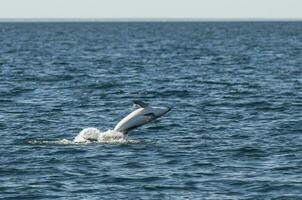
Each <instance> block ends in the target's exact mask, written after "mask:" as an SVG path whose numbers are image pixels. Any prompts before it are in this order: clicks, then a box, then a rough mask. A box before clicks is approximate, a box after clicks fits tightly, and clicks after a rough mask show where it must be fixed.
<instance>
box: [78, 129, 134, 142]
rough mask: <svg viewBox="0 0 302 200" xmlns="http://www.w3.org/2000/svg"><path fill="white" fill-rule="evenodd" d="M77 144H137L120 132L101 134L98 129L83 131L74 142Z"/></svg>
mask: <svg viewBox="0 0 302 200" xmlns="http://www.w3.org/2000/svg"><path fill="white" fill-rule="evenodd" d="M73 142H75V143H90V142H98V143H137V141H134V140H128V139H127V137H126V136H125V135H124V134H123V133H120V132H117V131H114V130H108V131H105V132H101V131H100V130H99V129H97V128H85V129H83V130H82V131H81V132H80V133H79V134H78V135H77V136H76V137H75V138H74V140H73Z"/></svg>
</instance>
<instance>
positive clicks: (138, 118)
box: [114, 100, 171, 134]
mask: <svg viewBox="0 0 302 200" xmlns="http://www.w3.org/2000/svg"><path fill="white" fill-rule="evenodd" d="M133 102H134V105H135V106H136V107H137V109H136V110H134V111H133V112H131V113H130V114H128V115H127V116H126V117H124V118H123V119H122V120H121V121H120V122H119V123H117V125H116V126H115V127H114V130H115V131H117V132H121V133H123V134H127V133H128V132H129V131H130V130H132V129H135V128H137V127H139V126H142V125H144V124H146V123H148V122H151V121H153V120H155V119H157V118H159V117H161V116H163V115H164V114H166V113H167V112H169V111H170V110H171V108H170V107H153V106H149V105H148V104H147V103H144V102H142V101H139V100H135V101H133Z"/></svg>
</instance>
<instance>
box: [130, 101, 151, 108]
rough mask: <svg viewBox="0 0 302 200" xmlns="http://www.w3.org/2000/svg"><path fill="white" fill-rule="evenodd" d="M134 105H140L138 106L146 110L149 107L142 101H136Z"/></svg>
mask: <svg viewBox="0 0 302 200" xmlns="http://www.w3.org/2000/svg"><path fill="white" fill-rule="evenodd" d="M133 103H134V104H135V105H138V106H139V107H141V108H145V107H147V106H148V104H147V103H144V102H142V101H140V100H134V101H133Z"/></svg>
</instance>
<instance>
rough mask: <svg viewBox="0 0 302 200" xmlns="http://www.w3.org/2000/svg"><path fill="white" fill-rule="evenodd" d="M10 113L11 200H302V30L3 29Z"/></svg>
mask: <svg viewBox="0 0 302 200" xmlns="http://www.w3.org/2000/svg"><path fill="white" fill-rule="evenodd" d="M134 99H141V100H144V101H146V102H148V103H151V104H153V105H162V104H165V105H171V106H172V107H173V110H172V111H171V112H170V113H169V114H167V115H165V116H164V117H162V118H161V119H159V120H157V121H155V122H154V123H151V124H148V125H145V126H143V127H141V128H139V129H137V130H134V131H133V132H132V133H130V135H129V139H132V140H135V141H137V142H135V143H121V144H119V143H115V144H104V143H90V144H75V143H66V144H65V143H63V142H60V141H62V140H63V139H68V140H72V139H73V138H74V137H75V136H76V135H77V134H78V133H79V132H80V131H81V130H82V129H83V128H86V127H97V128H99V129H101V130H103V131H106V130H107V129H109V128H112V127H114V125H115V124H116V123H117V122H118V121H119V120H120V119H121V118H122V117H123V116H124V115H125V114H127V113H129V112H130V111H131V109H132V108H131V106H132V100H134ZM0 105H1V107H0V130H1V131H0V133H1V140H0V145H1V146H0V155H1V157H0V197H2V198H4V199H54V198H56V199H302V114H301V109H302V23H299V22H297V23H264V22H263V23H2V24H0ZM56 141H57V142H56Z"/></svg>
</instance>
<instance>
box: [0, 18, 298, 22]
mask: <svg viewBox="0 0 302 200" xmlns="http://www.w3.org/2000/svg"><path fill="white" fill-rule="evenodd" d="M0 22H302V18H0Z"/></svg>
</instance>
